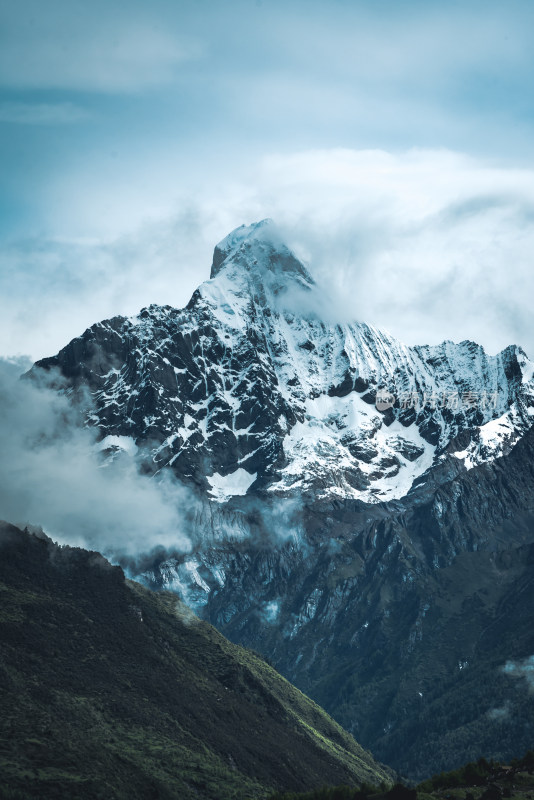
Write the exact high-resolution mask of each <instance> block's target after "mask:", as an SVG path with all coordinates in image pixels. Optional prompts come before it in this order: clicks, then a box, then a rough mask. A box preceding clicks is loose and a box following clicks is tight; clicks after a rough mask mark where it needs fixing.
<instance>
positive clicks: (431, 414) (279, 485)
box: [34, 221, 534, 779]
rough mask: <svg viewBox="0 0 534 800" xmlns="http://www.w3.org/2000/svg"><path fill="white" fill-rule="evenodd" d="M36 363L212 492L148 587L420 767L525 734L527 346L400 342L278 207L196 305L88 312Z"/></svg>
mask: <svg viewBox="0 0 534 800" xmlns="http://www.w3.org/2000/svg"><path fill="white" fill-rule="evenodd" d="M41 369H45V370H48V371H50V370H52V369H56V370H59V371H60V373H62V376H63V377H64V379H66V380H67V384H68V386H69V389H68V391H69V392H70V393H71V394H72V396H73V397H79V398H80V399H81V401H82V402H86V399H87V397H88V396H89V397H90V398H91V403H90V404H88V405H87V406H86V415H87V424H90V425H94V426H96V427H97V429H98V430H99V432H100V436H101V447H102V449H103V451H104V453H106V454H107V455H108V456H109V458H112V457H113V455H114V453H115V452H116V451H117V450H118V449H123V450H125V451H126V452H130V453H133V452H134V451H135V450H136V448H137V449H138V453H141V454H142V458H143V459H144V469H145V470H146V471H147V472H149V473H150V474H153V475H157V473H158V471H159V470H161V469H162V468H164V467H168V468H170V469H172V470H173V471H174V473H175V475H176V477H177V478H178V479H179V480H180V481H181V482H183V483H186V484H188V485H189V486H190V487H193V490H194V491H195V493H196V495H197V497H198V499H199V501H198V504H193V505H192V507H191V508H190V509H184V515H185V516H187V515H189V516H188V521H189V524H190V528H191V530H192V531H194V537H193V538H194V546H193V550H192V552H191V553H188V554H186V555H183V556H176V555H172V557H171V556H170V555H168V556H164V555H161V554H158V555H157V557H156V556H154V557H153V558H151V559H148V562H147V560H146V559H145V560H144V561H143V566H142V567H141V566H139V568H138V570H137V575H138V577H141V578H142V579H143V580H144V581H145V582H146V583H147V584H148V585H149V586H151V587H152V588H155V589H161V588H170V589H172V590H174V591H176V592H177V593H179V594H180V595H181V597H183V598H184V600H185V601H186V602H187V603H188V604H189V605H190V606H191V607H192V608H194V609H195V610H196V612H197V613H198V614H200V615H201V616H202V617H204V618H205V619H207V620H209V621H210V622H212V623H213V624H215V625H216V626H217V627H218V628H219V629H220V630H221V631H222V632H223V633H224V634H225V635H226V636H228V637H229V638H230V639H232V640H233V641H235V642H238V643H241V644H245V645H247V646H251V647H254V648H255V649H257V650H258V651H260V652H262V653H265V654H267V655H268V656H269V658H270V659H272V661H273V663H274V664H275V665H276V666H277V668H279V669H280V670H281V671H282V673H283V674H284V675H285V676H286V677H288V678H289V679H290V680H292V681H293V682H294V683H295V684H296V685H297V686H299V688H301V689H303V690H304V691H306V692H307V693H308V694H309V695H310V696H312V697H313V698H314V699H316V700H318V701H319V702H321V703H322V704H324V706H325V707H326V708H327V710H328V711H329V712H330V713H332V714H333V715H334V716H335V718H336V719H337V721H339V722H340V723H341V724H342V725H343V726H344V727H345V728H346V729H347V730H349V731H351V732H352V733H353V734H355V735H356V737H357V738H358V740H359V741H361V742H362V743H363V744H364V745H365V746H366V747H369V748H371V749H372V750H373V752H374V753H376V755H377V756H378V757H379V758H380V759H381V760H382V761H384V762H386V763H389V764H391V765H392V766H393V767H394V768H395V769H397V770H399V771H400V772H401V773H402V774H404V775H407V776H409V777H411V778H414V779H422V778H424V777H427V776H428V774H429V773H431V772H438V771H440V770H443V769H450V768H453V767H456V766H458V765H460V764H462V763H464V762H465V760H466V758H477V757H478V756H481V755H485V756H486V757H495V758H501V759H506V758H509V757H511V756H512V755H520V754H521V752H522V751H524V750H526V749H528V747H530V745H531V739H532V735H533V731H532V726H531V723H530V721H529V720H530V719H532V718H533V717H532V712H533V711H534V708H533V707H532V697H531V696H530V695H529V694H528V685H527V683H526V678H525V677H524V673H525V674H526V672H525V670H524V669H523V667H522V666H521V665H524V664H525V663H527V662H526V661H525V659H528V658H530V657H531V656H532V654H533V653H534V640H533V636H532V630H533V629H534V628H533V625H532V621H533V615H534V606H533V601H532V600H531V596H532V594H533V593H532V592H531V591H530V589H529V587H531V585H532V580H533V573H532V556H531V549H532V546H533V545H534V535H533V530H534V525H533V523H534V466H533V459H532V448H533V443H534V430H533V428H532V423H533V421H534V381H533V375H534V366H533V364H532V362H530V361H529V359H528V358H527V356H526V355H525V353H524V352H523V351H522V350H521V348H519V347H517V346H511V347H508V348H506V349H505V350H504V351H503V352H502V353H500V354H498V355H496V356H488V355H487V354H486V353H485V352H484V350H483V348H481V347H480V346H478V345H476V344H474V343H472V342H462V343H460V344H453V343H452V342H445V343H443V344H441V345H438V346H432V347H430V346H421V347H406V346H405V345H403V344H401V343H400V342H398V341H396V340H395V339H393V338H392V337H391V336H390V335H389V334H386V333H384V332H381V331H378V330H376V329H375V328H373V327H372V326H369V325H366V324H364V323H362V322H358V323H351V324H347V323H344V322H343V323H339V322H336V321H335V308H333V307H332V306H330V305H329V304H328V303H327V301H326V299H325V297H324V293H323V291H322V290H321V289H320V288H319V287H318V286H317V285H316V284H315V283H314V281H313V279H312V278H311V276H310V275H309V273H308V272H307V270H306V269H305V267H304V266H303V265H302V264H301V263H300V262H299V261H298V259H297V258H296V257H295V255H294V254H293V253H291V251H290V250H289V249H288V248H287V247H286V246H285V245H284V244H283V242H281V241H280V237H279V235H278V234H277V232H276V228H275V226H274V225H273V224H272V223H270V222H269V221H264V222H262V223H258V224H256V225H252V226H249V227H244V226H242V227H241V228H238V229H237V230H236V231H234V232H233V233H231V234H230V235H229V236H228V237H227V238H226V239H224V240H223V241H222V242H221V243H220V244H219V245H217V247H216V248H215V252H214V258H213V265H212V271H211V278H210V280H209V281H207V282H206V283H204V284H202V285H201V286H200V287H199V289H198V290H197V291H196V292H195V293H194V295H193V297H192V298H191V301H190V303H189V304H188V306H187V307H186V308H185V309H183V310H175V309H172V308H170V307H159V306H150V307H149V308H147V309H144V310H143V311H141V312H140V314H139V315H138V316H137V317H135V318H131V319H127V318H124V317H116V318H114V319H112V320H108V321H105V322H102V323H98V324H96V325H94V326H92V327H91V328H89V329H88V330H87V331H86V332H85V333H84V334H83V335H82V336H81V337H79V338H77V339H75V340H73V341H72V342H71V343H70V344H68V345H67V346H66V347H65V348H64V349H63V350H62V351H61V352H60V353H59V354H58V355H57V356H55V357H52V358H48V359H44V360H43V361H41V362H38V364H37V365H36V366H35V367H34V370H41ZM134 567H135V565H134ZM134 567H132V565H130V568H131V569H133V568H134ZM140 573H142V574H140ZM507 664H512V665H519V666H518V667H517V670H516V671H515V672H514V670H513V669H512V668H510V669H509V670H508V671H507V667H506V665H507ZM522 669H523V672H522V671H521V670H522ZM525 669H526V668H525ZM522 675H523V677H521V676H522ZM529 715H530V716H529Z"/></svg>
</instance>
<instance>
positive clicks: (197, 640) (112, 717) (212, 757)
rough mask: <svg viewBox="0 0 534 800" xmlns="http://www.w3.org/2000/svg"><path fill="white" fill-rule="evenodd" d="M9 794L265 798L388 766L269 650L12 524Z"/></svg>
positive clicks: (6, 608)
mask: <svg viewBox="0 0 534 800" xmlns="http://www.w3.org/2000/svg"><path fill="white" fill-rule="evenodd" d="M0 547H1V550H2V559H1V560H0V595H1V610H0V631H1V641H2V650H1V654H0V672H1V675H2V695H1V708H0V730H1V736H0V747H1V749H0V774H1V776H2V779H1V789H0V794H1V796H2V797H6V798H7V797H9V798H32V797H35V798H37V797H39V798H43V797H46V798H53V797H58V798H60V797H67V796H69V797H76V798H103V797H113V798H122V797H125V798H126V797H127V798H132V799H133V798H143V800H145V799H146V798H180V800H182V799H183V798H193V797H194V798H214V800H215V799H216V800H224V798H235V799H237V798H243V800H244V799H245V798H247V800H248V798H263V797H266V796H267V794H269V792H272V791H274V790H275V789H291V790H304V789H311V788H313V787H318V786H321V785H323V784H325V783H329V784H333V783H341V782H343V783H351V784H353V785H354V784H355V783H361V782H362V781H366V782H372V783H379V782H381V781H386V782H387V781H388V780H389V776H388V772H387V771H386V770H385V769H383V768H382V767H381V766H380V765H378V764H377V763H376V762H375V761H373V759H372V757H371V756H370V754H369V753H367V752H366V751H364V750H363V749H362V748H361V747H360V746H359V745H357V744H356V742H355V741H354V740H353V739H352V737H351V736H349V735H348V734H347V733H345V732H344V731H343V730H342V729H341V728H340V727H339V726H338V725H337V724H336V723H335V722H333V720H331V719H330V718H329V717H328V716H327V714H325V713H324V711H323V710H322V709H320V708H319V707H318V706H317V705H315V703H313V702H312V701H311V700H309V699H308V698H307V697H305V696H304V695H302V694H301V693H300V692H299V691H298V690H297V689H295V688H294V687H293V686H291V685H290V684H289V683H287V681H285V680H284V679H283V678H282V677H281V676H280V675H278V673H276V672H275V670H274V669H273V668H272V667H270V666H269V665H268V664H267V663H266V662H265V661H263V660H262V659H261V658H260V657H259V656H257V655H255V654H254V653H251V652H249V651H246V650H244V649H243V648H241V647H238V646H236V645H232V644H230V643H229V642H228V641H227V640H225V639H224V637H223V636H221V635H220V634H219V633H217V631H216V630H215V629H214V628H212V627H211V625H208V624H207V623H206V622H202V621H200V620H199V619H197V618H196V617H195V616H194V615H193V614H192V613H191V612H190V611H189V609H187V608H186V607H185V606H183V605H182V604H181V603H180V601H179V600H178V598H177V597H176V595H174V594H170V593H169V594H154V593H153V592H150V591H149V590H147V589H143V587H141V586H140V585H139V584H136V583H133V582H131V581H126V580H125V578H124V574H123V572H122V570H121V569H120V567H113V566H111V565H110V564H109V562H108V561H106V560H105V559H104V558H103V557H102V556H101V555H100V554H98V553H94V552H88V551H86V550H81V549H78V548H71V547H65V546H64V547H59V546H58V545H56V544H54V543H53V542H52V541H51V540H50V539H49V538H48V537H46V536H44V535H43V534H42V533H40V534H37V535H32V534H30V533H29V532H28V531H22V530H20V529H18V528H16V527H14V526H12V525H8V524H6V523H2V524H0Z"/></svg>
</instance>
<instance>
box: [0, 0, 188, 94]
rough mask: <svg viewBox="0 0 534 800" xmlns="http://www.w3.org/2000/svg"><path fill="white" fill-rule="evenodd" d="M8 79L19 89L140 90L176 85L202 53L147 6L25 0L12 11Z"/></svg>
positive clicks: (1, 56) (4, 81) (2, 69)
mask: <svg viewBox="0 0 534 800" xmlns="http://www.w3.org/2000/svg"><path fill="white" fill-rule="evenodd" d="M3 23H4V24H3V42H2V46H1V48H0V76H1V77H0V85H2V86H4V87H6V88H9V89H11V90H13V89H18V90H28V89H40V90H43V89H54V90H58V89H59V90H71V91H72V90H75V91H83V92H88V91H89V92H104V93H107V92H111V93H116V92H119V93H120V92H139V91H143V90H146V89H149V88H153V87H156V86H162V85H166V84H169V83H171V82H172V81H173V80H174V79H175V78H176V75H177V70H178V69H179V67H180V66H181V65H182V64H183V63H184V62H186V61H188V60H190V59H196V58H198V57H199V56H200V55H201V54H202V46H201V45H200V43H199V42H198V41H197V40H193V39H191V38H185V37H183V36H180V35H179V34H177V33H176V32H174V31H173V30H172V29H168V28H166V27H165V23H164V22H163V23H162V22H159V21H158V18H157V17H155V16H154V15H151V16H149V17H147V16H146V14H145V13H144V12H143V9H142V7H141V6H140V5H139V4H137V5H136V4H134V5H132V7H131V8H130V9H128V8H123V9H121V5H120V4H114V3H105V4H102V3H98V2H95V3H91V5H90V6H87V4H85V3H79V2H72V3H69V4H68V5H65V3H63V2H61V1H60V0H51V2H48V3H47V7H46V12H45V13H43V8H42V4H41V3H39V2H36V1H35V0H22V2H21V3H20V4H17V7H16V8H15V6H14V5H13V6H12V8H10V9H6V13H5V16H4V20H3Z"/></svg>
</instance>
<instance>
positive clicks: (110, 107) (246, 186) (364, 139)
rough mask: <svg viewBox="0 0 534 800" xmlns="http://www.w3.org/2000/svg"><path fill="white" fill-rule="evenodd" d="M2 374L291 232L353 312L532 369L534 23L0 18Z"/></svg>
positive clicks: (61, 11)
mask: <svg viewBox="0 0 534 800" xmlns="http://www.w3.org/2000/svg"><path fill="white" fill-rule="evenodd" d="M0 8H1V16H2V26H1V34H0V36H1V41H0V94H1V97H0V144H1V150H0V152H1V154H2V155H1V158H2V184H1V186H2V188H1V197H0V271H1V272H0V318H2V320H3V324H2V335H1V337H0V355H13V354H17V353H28V354H30V355H31V356H32V357H40V356H43V355H46V354H49V353H51V352H54V351H55V350H57V349H59V347H61V346H62V345H63V344H65V343H66V342H67V341H68V340H69V339H70V338H72V337H73V336H75V335H77V334H79V333H80V332H81V331H82V330H83V329H84V328H85V327H86V326H87V325H89V324H91V323H92V322H94V321H96V320H98V319H101V318H103V317H106V316H111V315H113V314H116V313H134V312H135V311H136V310H138V309H139V308H140V307H141V306H142V305H145V304H148V303H150V302H161V303H165V302H168V303H173V304H175V305H181V304H183V303H185V302H187V299H188V297H189V295H190V294H191V292H192V291H193V289H194V288H195V286H196V285H197V284H198V282H199V281H201V280H203V279H205V278H206V277H207V276H208V273H209V263H210V256H211V250H212V248H213V245H214V244H215V242H216V241H217V240H218V239H220V238H222V237H223V236H224V235H225V234H226V233H227V232H228V231H229V230H230V229H232V228H234V227H236V226H237V225H239V224H241V223H242V222H245V223H250V222H252V221H254V220H255V219H258V218H262V217H265V216H270V217H273V218H275V219H276V220H277V221H278V222H279V224H280V225H281V227H282V228H283V230H284V231H285V234H286V236H287V238H288V241H289V243H290V244H292V245H293V246H294V247H295V248H296V249H297V251H298V253H299V254H301V255H302V256H303V257H304V258H306V260H307V261H308V263H309V266H310V269H311V271H312V272H313V273H314V274H315V275H316V276H317V278H318V279H319V280H323V281H324V282H325V283H326V282H328V283H329V285H331V286H332V287H333V290H334V291H336V290H337V292H338V296H340V297H343V298H344V299H343V301H341V300H340V301H339V305H340V313H341V312H342V313H343V314H348V315H351V314H352V315H353V316H354V317H358V318H364V319H366V320H367V321H370V322H374V323H376V324H379V325H382V326H385V327H388V328H389V329H390V330H391V331H392V332H393V333H394V334H395V335H398V336H399V337H400V338H403V339H405V340H407V341H409V342H410V343H412V342H414V343H415V342H417V341H419V342H421V343H423V342H425V341H432V342H433V341H439V340H440V339H442V338H451V339H461V338H466V337H469V338H474V339H477V340H478V341H481V342H482V343H483V344H485V345H487V347H488V348H489V349H490V350H491V351H493V352H494V351H495V350H496V349H498V348H499V347H503V346H505V345H506V344H508V343H510V342H512V341H518V342H520V343H521V344H523V345H524V346H525V347H526V349H527V351H528V350H530V352H531V354H532V355H534V336H533V335H532V331H531V324H530V309H529V298H530V297H532V291H533V290H534V278H533V277H532V275H531V273H533V272H534V270H532V257H533V256H532V253H533V252H534V249H533V247H532V245H533V244H534V234H533V233H532V221H533V219H534V165H533V156H534V135H533V134H534V130H533V127H534V111H533V103H534V93H533V92H532V83H533V78H534V63H533V62H534V46H533V44H534V43H533V41H532V40H533V38H534V4H533V3H531V2H530V1H529V0H524V1H523V2H519V1H518V0H515V2H514V1H513V0H511V2H507V3H502V2H492V1H491V0H489V2H478V1H477V0H472V1H470V0H463V2H454V0H448V1H447V2H445V0H443V1H442V2H435V1H433V0H424V2H417V1H411V0H407V2H401V0H365V1H360V2H358V0H352V1H351V2H348V1H345V0H329V2H326V0H315V1H314V0H307V2H297V1H296V0H289V1H288V2H285V3H283V2H278V0H274V1H273V0H261V1H260V0H241V1H240V2H233V0H227V1H226V2H220V0H219V2H215V0H195V1H194V2H193V0H191V1H189V0H178V2H177V1H176V0H174V2H170V1H169V2H167V0H156V1H155V2H153V3H151V4H150V5H149V4H147V3H142V2H138V0H129V1H128V2H117V1H116V0H107V2H101V0H96V1H93V2H91V3H89V2H87V1H86V0H84V2H80V1H79V0H68V1H67V0H62V1H61V2H60V1H59V0H47V1H46V3H43V2H42V0H37V1H35V0H33V1H30V0H18V1H17V2H13V1H12V0H0Z"/></svg>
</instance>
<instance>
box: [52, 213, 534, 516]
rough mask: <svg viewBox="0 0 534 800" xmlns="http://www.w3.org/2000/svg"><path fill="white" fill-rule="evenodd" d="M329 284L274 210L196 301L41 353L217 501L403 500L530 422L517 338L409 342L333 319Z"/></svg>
mask: <svg viewBox="0 0 534 800" xmlns="http://www.w3.org/2000/svg"><path fill="white" fill-rule="evenodd" d="M317 294H319V291H318V289H317V287H316V286H315V284H314V282H313V279H312V278H311V276H310V275H309V273H308V272H307V270H306V268H305V267H304V266H303V265H302V264H301V263H300V261H299V260H298V259H297V258H296V257H295V255H294V254H293V253H292V252H291V251H290V250H289V248H288V247H287V246H286V245H285V244H284V243H283V241H282V240H281V237H280V234H279V232H278V231H277V229H276V226H275V225H274V224H273V223H272V222H271V221H270V220H264V221H262V222H260V223H256V224H254V225H250V226H241V227H240V228H237V229H236V230H235V231H233V232H232V233H230V234H229V235H228V236H227V237H226V238H225V239H223V240H222V241H221V242H220V243H219V244H218V245H217V246H216V248H215V252H214V258H213V266H212V272H211V278H210V280H208V281H206V282H205V283H203V284H202V285H201V286H200V287H199V289H198V290H197V291H196V292H195V293H194V295H193V297H192V298H191V301H190V302H189V304H188V305H187V307H186V308H185V309H182V310H177V309H173V308H170V307H168V306H164V307H161V306H150V307H149V308H148V309H144V310H143V311H142V312H141V313H140V314H139V316H138V317H136V318H134V319H125V318H122V317H116V318H114V319H112V320H108V321H104V322H102V323H98V324H96V325H94V326H93V327H92V328H90V329H89V330H87V331H86V332H85V333H84V334H83V336H82V337H80V338H79V339H76V340H74V341H73V342H71V343H70V345H68V346H67V347H66V348H65V349H64V350H62V351H61V352H60V353H59V354H58V356H56V357H55V358H51V359H45V360H44V361H43V362H40V366H44V367H47V366H52V365H53V366H57V367H59V368H60V369H62V370H63V372H64V373H65V374H66V375H67V376H68V377H69V378H70V379H71V380H73V381H74V382H75V383H78V384H84V385H86V386H87V387H88V388H89V390H90V391H91V393H92V396H93V400H94V408H93V409H92V411H91V418H90V421H91V423H92V424H96V425H98V426H99V427H100V429H101V430H102V436H103V438H104V437H106V436H108V437H109V436H113V437H130V438H131V439H132V440H134V442H135V443H136V444H137V445H143V444H146V443H148V442H150V443H151V445H152V448H153V449H152V454H153V459H154V462H155V467H156V468H158V469H159V468H161V467H163V466H170V467H172V468H173V469H174V470H175V472H176V473H177V475H178V476H179V477H180V478H181V479H183V480H185V481H187V482H192V483H193V484H196V485H197V486H198V487H199V488H200V489H201V490H203V491H204V492H207V493H208V496H210V497H211V498H213V499H216V500H218V501H224V500H226V499H227V498H228V497H230V496H232V495H236V494H244V493H247V492H251V491H252V492H253V491H267V492H269V493H275V494H279V495H291V494H294V493H305V494H307V493H311V494H313V495H314V496H320V497H340V498H353V499H360V500H364V501H366V502H373V503H376V502H379V501H383V500H390V499H394V498H400V497H402V496H404V495H405V494H406V493H407V492H408V491H409V490H410V488H411V487H412V486H413V484H414V482H415V483H417V482H421V480H423V477H422V476H423V475H424V474H425V473H426V472H427V471H428V470H429V469H431V468H432V467H433V466H436V465H438V464H441V463H442V462H443V460H448V461H449V462H450V463H451V464H452V465H453V468H454V469H461V468H464V469H465V468H469V467H471V466H473V465H476V464H477V463H481V462H482V461H488V460H492V459H493V458H495V457H496V456H498V455H501V454H502V453H504V452H507V450H508V449H510V447H511V446H512V445H513V443H514V442H515V441H517V439H518V438H519V437H520V436H522V435H523V434H524V433H525V432H526V431H527V430H528V429H529V427H531V425H532V423H533V422H534V410H533V409H534V384H533V380H532V377H533V373H534V366H533V365H532V363H531V362H530V361H529V360H528V359H527V358H526V356H525V354H524V353H523V351H522V350H521V349H520V348H517V347H509V348H507V349H506V350H504V351H503V352H502V353H501V354H499V355H497V356H488V355H487V354H486V353H485V352H484V350H483V348H482V347H480V346H479V345H476V344H475V343H473V342H461V343H460V344H454V343H452V342H444V343H443V344H441V345H437V346H432V347H429V346H422V347H407V346H406V345H404V344H402V343H401V342H399V341H397V340H396V339H395V338H394V337H392V336H390V335H389V334H387V333H385V332H383V331H379V330H377V329H376V328H374V327H372V326H369V325H365V324H363V323H354V324H335V323H332V322H331V321H329V320H323V319H322V318H321V314H320V313H319V309H320V302H318V299H317V298H316V297H315V295H317ZM319 299H320V298H319ZM310 309H314V311H313V313H310ZM118 440H119V439H118ZM121 441H124V439H121Z"/></svg>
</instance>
